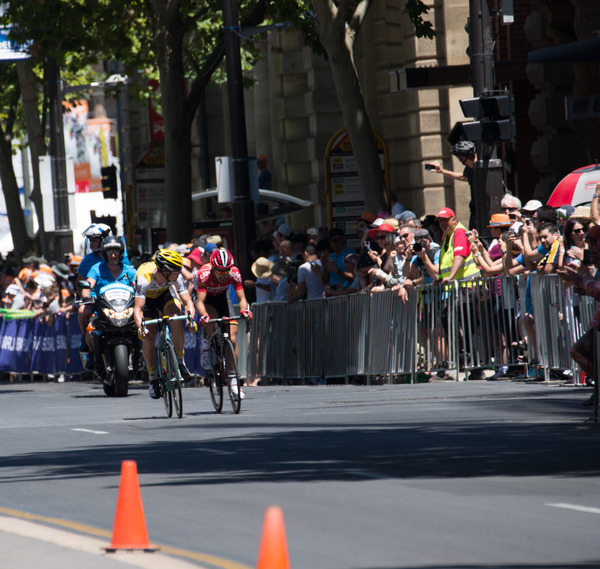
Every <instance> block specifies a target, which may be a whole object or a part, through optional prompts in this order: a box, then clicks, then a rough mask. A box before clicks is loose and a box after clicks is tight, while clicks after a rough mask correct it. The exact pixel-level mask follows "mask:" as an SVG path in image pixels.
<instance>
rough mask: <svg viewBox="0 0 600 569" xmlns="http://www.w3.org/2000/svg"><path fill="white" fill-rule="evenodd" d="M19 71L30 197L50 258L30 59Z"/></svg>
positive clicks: (42, 145) (42, 146)
mask: <svg viewBox="0 0 600 569" xmlns="http://www.w3.org/2000/svg"><path fill="white" fill-rule="evenodd" d="M17 71H18V73H19V85H20V87H21V100H22V102H23V111H24V114H25V125H26V128H27V139H28V146H29V152H30V155H31V169H32V171H33V188H32V189H31V194H30V195H29V198H30V199H31V201H32V203H33V205H34V206H35V213H36V215H37V219H38V226H39V229H38V238H39V242H40V246H41V249H42V256H43V257H44V258H46V259H48V254H49V253H48V243H47V239H46V231H45V229H44V208H43V202H42V190H41V182H40V156H43V155H44V154H46V144H45V142H44V136H43V134H42V127H41V123H40V117H39V113H38V100H37V90H36V78H35V74H34V73H33V69H31V66H30V65H29V62H28V61H19V62H17Z"/></svg>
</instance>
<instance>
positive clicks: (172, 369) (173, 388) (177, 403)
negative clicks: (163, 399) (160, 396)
mask: <svg viewBox="0 0 600 569" xmlns="http://www.w3.org/2000/svg"><path fill="white" fill-rule="evenodd" d="M167 354H168V360H167V361H168V365H167V367H168V368H169V374H168V380H167V381H168V382H169V390H170V393H171V398H172V400H173V407H174V408H175V413H176V414H177V417H179V418H180V419H181V417H183V398H182V394H181V372H180V371H179V364H178V363H177V355H176V354H175V348H174V347H173V346H169V348H168V352H167Z"/></svg>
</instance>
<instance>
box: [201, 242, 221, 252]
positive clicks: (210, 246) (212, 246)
mask: <svg viewBox="0 0 600 569" xmlns="http://www.w3.org/2000/svg"><path fill="white" fill-rule="evenodd" d="M215 249H218V247H217V246H216V245H215V244H214V243H207V244H206V245H204V252H205V253H212V252H213V251H214V250H215Z"/></svg>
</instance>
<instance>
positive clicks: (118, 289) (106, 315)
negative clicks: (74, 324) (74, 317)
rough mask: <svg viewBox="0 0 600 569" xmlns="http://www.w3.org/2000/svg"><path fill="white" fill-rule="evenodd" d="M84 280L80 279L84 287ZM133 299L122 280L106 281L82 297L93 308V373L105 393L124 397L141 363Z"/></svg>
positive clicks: (91, 332)
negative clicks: (85, 297) (107, 282)
mask: <svg viewBox="0 0 600 569" xmlns="http://www.w3.org/2000/svg"><path fill="white" fill-rule="evenodd" d="M85 282H86V281H83V282H81V283H80V284H81V285H82V286H83V287H84V288H85V284H84V283H85ZM88 284H89V283H88ZM134 301H135V291H134V290H133V287H131V286H129V285H127V284H125V283H121V282H114V283H109V284H106V285H104V286H103V287H102V288H100V290H99V291H98V295H97V296H96V297H95V298H93V297H89V298H87V299H84V300H82V301H81V302H82V304H89V305H93V306H94V308H95V314H94V315H93V316H92V318H91V319H90V323H89V324H88V330H90V334H91V337H92V345H93V347H94V368H95V369H94V373H95V374H96V375H97V376H98V377H99V378H100V379H101V381H102V384H103V387H104V393H106V395H108V396H116V397H127V392H128V388H129V380H130V379H132V378H133V377H134V376H135V373H136V372H137V371H138V370H140V369H141V368H142V367H143V365H144V364H143V359H142V354H141V342H140V340H139V338H138V335H137V329H136V327H135V321H134V319H133V305H134ZM82 359H84V358H83V354H82ZM84 365H85V361H84Z"/></svg>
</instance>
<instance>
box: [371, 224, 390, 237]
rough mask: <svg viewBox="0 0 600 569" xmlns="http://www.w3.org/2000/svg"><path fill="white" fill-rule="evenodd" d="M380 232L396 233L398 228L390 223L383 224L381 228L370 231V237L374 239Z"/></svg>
mask: <svg viewBox="0 0 600 569" xmlns="http://www.w3.org/2000/svg"><path fill="white" fill-rule="evenodd" d="M380 231H384V232H386V233H396V228H395V227H394V226H393V225H390V224H389V223H382V224H381V225H380V226H379V227H375V228H373V229H369V237H370V238H371V239H373V238H374V237H375V235H377V234H378V233H379V232H380Z"/></svg>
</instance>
